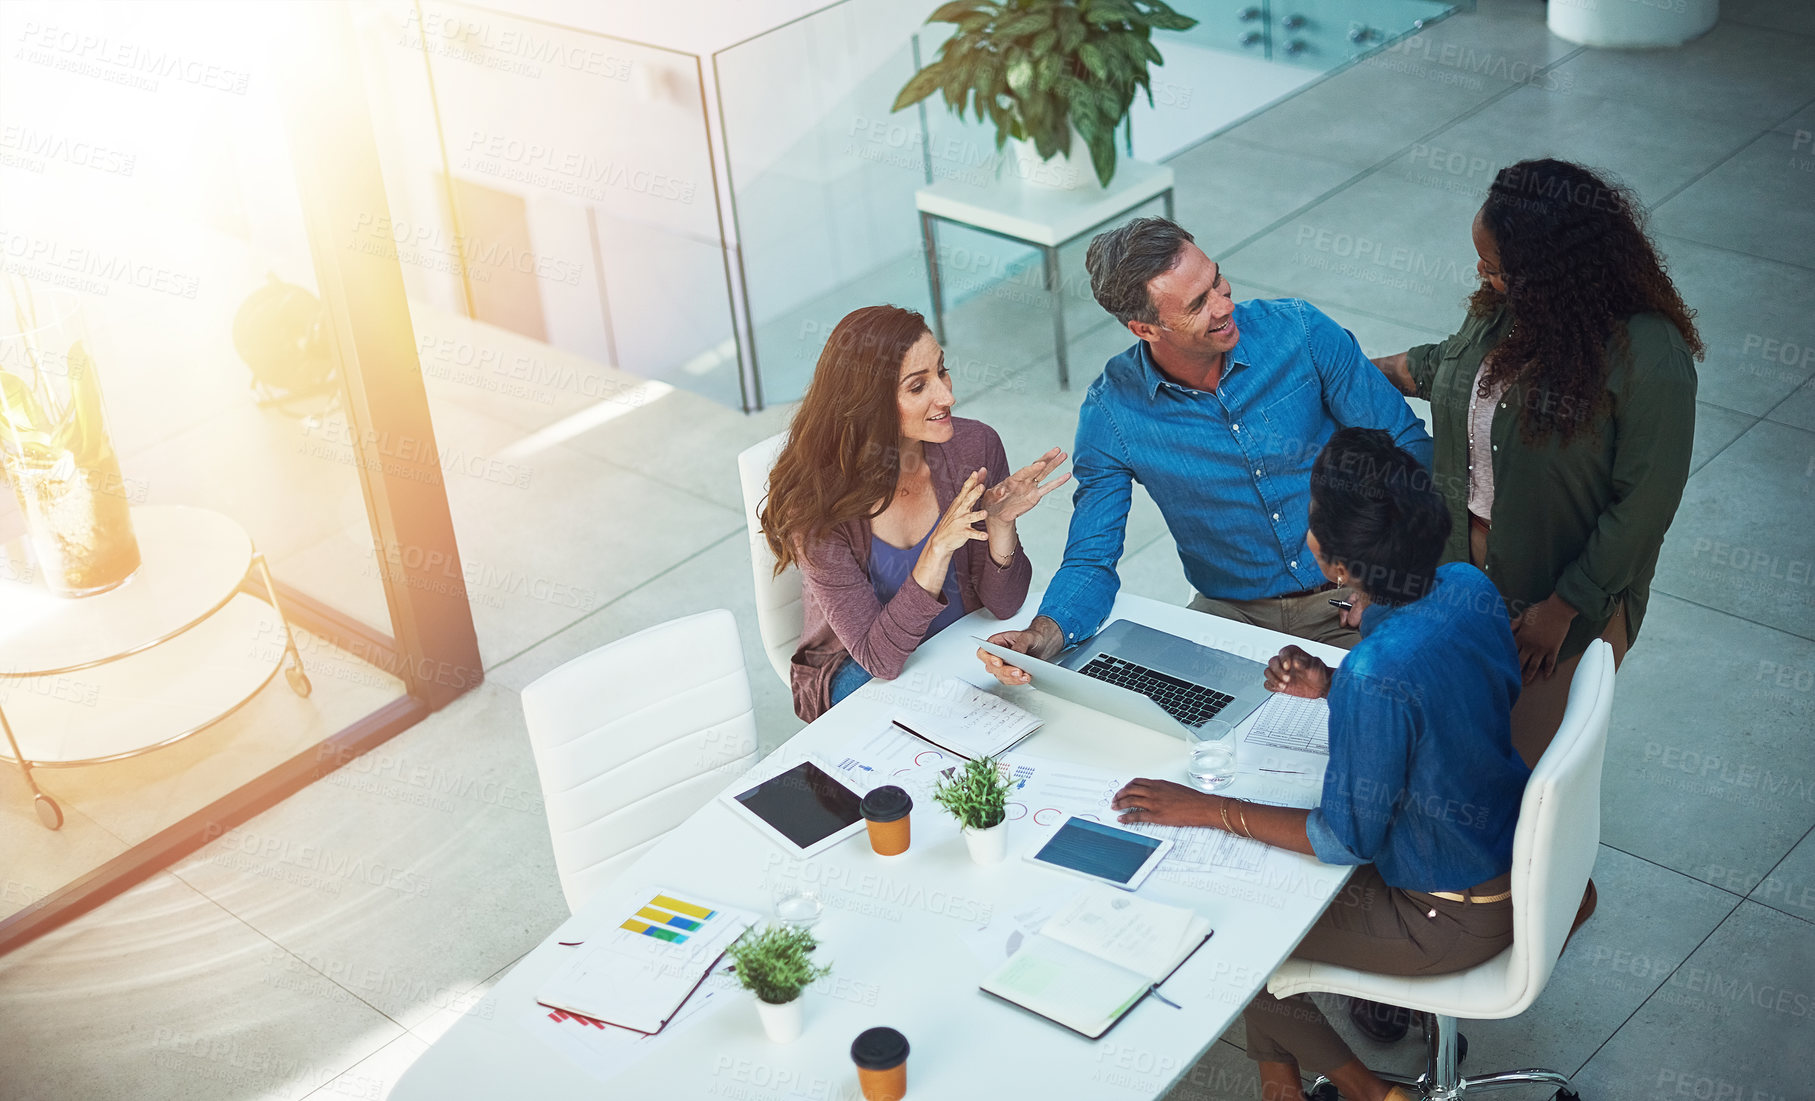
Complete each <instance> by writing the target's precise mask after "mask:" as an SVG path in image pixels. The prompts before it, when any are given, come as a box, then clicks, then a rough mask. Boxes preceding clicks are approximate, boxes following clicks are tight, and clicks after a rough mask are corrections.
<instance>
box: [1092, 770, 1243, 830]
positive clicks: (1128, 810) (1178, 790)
mask: <svg viewBox="0 0 1815 1101" xmlns="http://www.w3.org/2000/svg"><path fill="white" fill-rule="evenodd" d="M1109 805H1110V806H1111V807H1113V808H1115V809H1116V810H1119V811H1121V812H1122V815H1121V818H1120V819H1118V820H1119V821H1122V822H1151V823H1152V824H1154V825H1156V826H1220V825H1222V821H1221V818H1220V817H1219V815H1218V813H1217V796H1214V795H1206V794H1205V793H1204V792H1201V791H1198V790H1196V789H1195V788H1188V787H1186V786H1185V785H1184V784H1175V783H1173V782H1172V781H1171V780H1149V779H1146V778H1144V777H1143V778H1141V779H1138V780H1130V781H1128V782H1127V783H1126V784H1124V785H1122V790H1121V791H1118V792H1116V793H1115V799H1114V800H1113V801H1112V802H1111V803H1110V804H1109Z"/></svg>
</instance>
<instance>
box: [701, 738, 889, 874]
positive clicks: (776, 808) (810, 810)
mask: <svg viewBox="0 0 1815 1101" xmlns="http://www.w3.org/2000/svg"><path fill="white" fill-rule="evenodd" d="M727 801H728V802H729V803H730V804H731V806H732V807H733V808H734V809H736V810H738V811H740V812H741V816H742V817H743V818H744V819H745V820H747V821H748V822H750V824H752V825H754V826H756V827H757V828H758V829H760V830H762V831H763V833H764V834H766V835H768V837H769V838H770V840H772V841H776V842H778V843H781V844H782V845H783V847H785V848H788V849H792V850H794V851H796V852H798V853H799V854H800V855H802V856H811V855H813V854H814V853H817V852H819V851H820V850H822V849H825V848H827V847H829V846H831V845H834V844H836V843H837V842H839V841H842V840H844V839H845V838H846V837H849V836H850V835H851V834H853V833H856V832H857V831H858V830H861V829H862V828H863V811H862V809H861V807H862V803H863V796H862V795H861V794H859V793H858V792H856V791H854V790H852V789H851V787H849V786H848V785H847V784H845V783H844V782H843V781H842V780H840V779H839V778H838V777H836V776H834V775H832V773H831V772H830V771H829V770H827V769H825V768H823V767H821V766H820V764H819V763H818V762H817V761H815V760H813V759H812V758H810V757H804V756H803V757H795V758H790V759H789V760H787V761H784V762H782V770H781V771H780V772H777V773H775V774H774V775H772V776H770V777H769V778H768V779H766V780H764V781H763V782H761V783H759V784H757V785H756V786H755V787H752V788H748V789H746V790H744V791H740V792H737V793H736V794H734V795H729V796H728V797H727Z"/></svg>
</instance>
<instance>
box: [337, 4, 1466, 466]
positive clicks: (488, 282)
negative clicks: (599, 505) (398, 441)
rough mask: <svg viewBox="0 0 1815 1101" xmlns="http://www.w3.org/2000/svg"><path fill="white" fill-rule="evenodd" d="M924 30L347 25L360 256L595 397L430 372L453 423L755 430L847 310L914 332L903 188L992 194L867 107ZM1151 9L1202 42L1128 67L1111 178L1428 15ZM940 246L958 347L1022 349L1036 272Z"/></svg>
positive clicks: (937, 105)
mask: <svg viewBox="0 0 1815 1101" xmlns="http://www.w3.org/2000/svg"><path fill="white" fill-rule="evenodd" d="M936 6H937V5H936V4H934V3H931V2H929V3H926V4H902V3H900V2H898V0H839V2H834V3H831V4H823V3H816V2H812V0H798V2H789V0H774V2H770V3H763V4H738V5H734V4H725V3H714V2H712V0H676V2H675V3H673V4H668V5H657V6H643V7H632V6H627V5H588V4H582V3H577V2H574V0H514V2H505V0H500V2H497V3H491V4H481V3H467V2H456V0H378V2H374V3H370V4H362V5H360V6H359V8H358V9H357V11H358V16H357V18H358V25H359V35H360V39H361V47H362V51H363V56H364V60H365V64H366V67H367V71H368V73H369V74H370V79H371V80H372V82H373V86H374V88H375V89H379V91H378V92H377V93H376V94H374V96H373V97H372V99H373V103H374V107H375V109H376V110H377V112H378V118H377V126H378V128H379V131H380V134H381V137H382V140H381V150H382V151H383V156H384V159H385V162H386V166H387V169H395V171H387V174H386V175H387V187H388V188H389V190H390V201H391V206H392V213H393V221H392V223H391V224H390V225H388V226H386V227H382V231H383V233H384V234H388V237H389V239H390V241H391V242H392V244H394V246H395V248H396V251H397V254H398V257H399V259H400V260H401V262H402V264H403V268H404V278H405V283H406V286H407V287H408V289H409V292H410V299H411V302H412V305H413V308H414V309H415V310H416V311H417V313H418V315H419V320H420V315H421V314H422V313H423V312H424V311H434V312H438V313H440V314H441V315H443V316H446V317H458V318H463V319H468V320H478V321H481V322H484V323H485V324H486V325H487V326H489V327H491V328H492V329H496V330H500V331H503V332H506V333H510V334H513V335H514V336H517V337H521V338H523V339H524V340H526V341H531V342H534V343H535V344H537V345H539V346H542V347H545V348H547V349H549V350H550V351H551V352H554V353H559V354H560V355H562V356H565V357H568V358H569V359H570V360H571V361H572V362H573V363H574V364H576V365H581V364H584V365H590V366H588V367H580V366H576V367H575V369H576V370H591V371H593V374H594V375H595V377H593V378H592V379H590V380H589V381H587V382H585V383H582V384H578V385H559V384H557V385H553V386H550V385H548V384H547V377H546V376H547V374H549V373H553V374H559V373H560V371H559V369H557V368H555V367H553V366H552V365H549V364H544V365H543V366H542V367H540V368H527V369H525V370H524V372H523V374H522V375H521V376H520V377H514V378H513V377H500V376H499V373H498V372H497V371H491V372H489V373H488V372H487V371H486V370H485V369H483V368H482V367H478V368H474V365H472V364H468V365H466V366H467V367H468V368H474V369H469V370H466V371H465V372H464V374H463V373H462V372H461V365H459V364H446V365H431V371H434V370H440V369H445V372H446V374H447V375H448V376H450V377H454V376H458V377H460V378H462V379H464V380H465V381H464V385H465V387H466V388H465V390H464V392H463V394H462V396H463V397H465V398H466V399H467V400H469V401H479V400H483V401H485V402H488V403H491V405H492V407H493V408H496V407H497V406H498V405H500V404H501V405H502V406H503V407H505V408H509V409H511V410H512V411H513V413H514V414H516V415H517V416H518V417H519V418H520V419H521V420H523V421H524V422H525V423H528V422H530V421H536V420H546V419H547V418H543V417H542V416H541V414H543V413H547V412H552V411H561V412H566V413H571V414H574V415H578V416H582V417H585V416H597V415H603V414H602V413H601V412H599V411H598V410H594V411H593V412H592V413H587V412H586V410H587V409H588V408H589V406H588V404H587V402H586V401H584V400H583V399H584V398H586V397H589V396H591V397H595V398H596V397H598V396H599V393H598V392H599V391H602V390H604V389H606V388H608V387H611V386H614V385H620V384H622V380H621V379H620V380H618V381H617V382H612V381H609V380H611V379H613V378H614V377H615V376H614V371H615V370H622V371H627V372H630V374H631V375H632V376H634V378H635V379H636V380H644V381H648V382H650V383H653V384H654V390H653V392H654V393H660V392H663V391H662V388H663V387H671V386H672V387H682V388H685V389H688V390H692V391H695V392H698V393H701V394H705V395H707V396H709V397H711V398H712V399H714V400H716V401H719V402H723V403H725V404H727V405H731V406H733V407H736V408H742V409H745V410H755V409H760V408H762V407H764V406H765V405H770V404H776V403H783V402H789V401H793V400H795V399H796V398H798V397H799V396H800V394H801V392H802V391H803V389H804V387H805V384H806V379H807V377H808V375H809V374H810V372H811V368H812V364H813V362H814V360H815V358H816V356H817V354H818V349H819V346H820V344H821V343H823V340H824V337H825V335H826V333H827V332H828V331H829V330H830V328H831V326H832V324H834V323H836V321H837V320H838V318H839V317H841V316H843V315H844V313H846V312H848V311H849V310H850V309H852V308H855V307H856V306H859V305H863V304H866V303H871V302H877V301H889V302H896V303H899V304H902V305H906V306H911V307H915V308H919V309H922V310H925V309H927V308H928V307H929V305H930V299H929V294H928V291H927V286H926V273H925V257H924V252H923V249H922V244H921V240H920V230H919V224H918V217H917V214H916V211H915V206H914V191H915V190H916V189H917V188H919V187H922V186H925V185H927V184H930V183H932V182H935V181H937V180H943V179H950V178H954V177H956V178H963V179H968V180H974V181H976V182H977V183H978V185H979V186H1006V185H1008V184H1009V183H1011V182H1012V176H1013V163H1012V162H1013V156H1012V154H1007V155H1005V154H1004V153H1001V152H998V151H997V149H996V147H995V135H994V132H993V129H991V128H989V127H985V126H981V125H979V124H977V123H975V122H963V121H960V120H958V119H955V118H953V117H952V116H951V115H950V114H949V112H947V111H946V109H945V107H944V105H943V103H942V102H940V101H938V100H936V99H935V100H929V101H928V102H927V103H926V104H924V105H922V106H919V107H916V108H912V109H909V110H904V111H900V112H893V111H891V110H890V108H891V106H892V104H893V101H894V98H895V95H896V93H897V92H898V91H899V90H900V88H901V87H902V85H903V84H905V83H906V82H907V80H908V79H909V78H910V77H912V75H913V74H914V72H915V71H916V69H917V68H918V67H919V66H920V65H922V64H924V63H925V62H927V61H930V60H931V59H932V57H933V56H934V55H935V53H936V51H937V50H938V48H939V46H940V44H941V43H942V42H943V41H944V39H945V36H946V35H947V34H948V33H949V31H950V27H949V26H948V25H945V24H938V25H932V26H928V25H926V24H925V22H924V21H925V19H926V17H927V15H929V14H930V13H931V12H932V10H933V8H934V7H936ZM1176 7H1178V9H1179V10H1181V11H1183V12H1185V13H1186V14H1189V15H1192V16H1194V17H1196V18H1197V19H1198V20H1199V23H1198V25H1197V26H1196V27H1194V28H1192V29H1191V30H1189V31H1185V32H1178V33H1162V34H1159V35H1157V36H1156V43H1157V44H1158V46H1159V47H1160V49H1161V50H1162V52H1163V53H1164V54H1165V56H1166V63H1165V65H1163V66H1160V67H1157V68H1156V69H1155V70H1154V71H1153V80H1154V102H1153V104H1152V105H1149V104H1148V103H1147V102H1146V100H1145V99H1144V98H1142V99H1139V100H1138V101H1137V103H1136V105H1135V107H1134V109H1133V111H1132V112H1131V115H1130V120H1129V125H1128V128H1127V131H1126V133H1125V135H1124V138H1123V144H1124V153H1125V154H1126V155H1130V156H1133V157H1136V158H1138V159H1142V160H1147V161H1158V160H1163V159H1164V158H1166V157H1168V156H1171V155H1172V154H1174V153H1177V152H1179V151H1181V150H1183V149H1185V148H1188V147H1189V146H1191V145H1193V144H1195V143H1197V142H1200V141H1202V140H1204V139H1205V138H1206V137H1209V136H1210V135H1212V134H1214V133H1216V132H1218V131H1220V130H1222V129H1224V128H1226V127H1228V126H1230V125H1233V124H1234V123H1235V122H1237V121H1239V120H1240V119H1242V118H1244V117H1246V116H1247V115H1249V114H1252V113H1253V112H1254V111H1257V110H1259V109H1261V108H1262V107H1264V106H1266V105H1267V104H1270V103H1273V102H1276V101H1277V100H1278V99H1280V98H1281V97H1283V96H1286V95H1289V94H1291V93H1292V92H1294V91H1296V90H1298V89H1299V88H1302V87H1303V86H1305V85H1306V84H1308V83H1310V82H1312V81H1314V80H1316V79H1318V78H1319V77H1320V76H1322V75H1323V74H1325V73H1327V72H1329V71H1331V70H1332V69H1334V68H1336V67H1339V66H1341V65H1345V64H1348V63H1350V62H1352V61H1354V60H1355V59H1357V58H1359V57H1362V56H1365V55H1366V54H1369V53H1372V52H1374V51H1377V50H1380V49H1382V48H1386V47H1388V46H1390V45H1391V44H1392V43H1393V42H1394V41H1396V40H1398V39H1400V38H1402V37H1403V36H1404V35H1406V34H1408V33H1410V32H1412V31H1414V30H1415V29H1416V28H1417V27H1418V26H1420V25H1422V23H1423V22H1426V21H1429V20H1432V19H1436V18H1440V17H1442V16H1444V15H1447V14H1448V13H1449V12H1450V11H1452V10H1453V7H1452V6H1451V5H1450V4H1447V3H1443V2H1440V0H1366V2H1362V3H1357V2H1353V0H1292V2H1291V3H1285V2H1283V0H1179V3H1177V4H1176ZM1005 166H1006V167H1005ZM1155 209H1156V210H1157V209H1158V207H1157V204H1156V206H1155ZM368 229H369V230H370V231H371V232H374V233H376V232H379V230H380V227H368ZM1082 248H1083V246H1082V244H1079V245H1077V246H1074V247H1073V248H1072V249H1070V250H1068V251H1067V253H1066V254H1065V256H1064V257H1062V267H1063V268H1064V274H1065V279H1064V294H1065V295H1066V297H1067V301H1068V304H1069V305H1068V310H1071V309H1075V310H1076V311H1078V313H1079V315H1080V316H1079V318H1077V320H1078V321H1094V320H1095V315H1094V312H1093V311H1094V310H1095V307H1094V305H1093V304H1092V303H1091V302H1090V301H1089V294H1088V288H1087V286H1086V285H1085V282H1084V279H1083V275H1082V271H1081V268H1080V267H1079V264H1078V262H1077V261H1079V260H1080V259H1081V254H1082ZM940 249H941V255H942V258H943V260H944V263H943V264H942V271H943V272H944V273H945V275H946V276H947V277H948V278H949V279H951V280H952V281H953V286H952V287H951V288H950V289H949V290H948V291H947V295H946V307H947V309H948V310H952V311H955V313H956V317H955V318H954V324H955V325H956V326H957V327H958V328H959V329H960V330H961V331H962V329H963V327H964V324H965V317H964V310H963V306H964V304H965V302H966V301H967V300H969V299H971V298H973V297H975V296H978V295H987V296H989V298H990V300H991V301H990V302H989V305H990V306H991V309H992V310H994V309H997V308H1007V309H1009V310H1011V311H1018V310H1023V309H1024V310H1025V311H1026V312H1027V314H1028V318H1027V321H1028V323H1029V324H1030V325H1035V326H1038V325H1040V324H1042V323H1043V319H1044V316H1045V310H1046V299H1045V297H1044V296H1045V290H1044V285H1043V282H1042V278H1041V273H1040V270H1039V265H1038V263H1037V254H1036V253H1035V252H1034V251H1033V250H1031V249H1021V248H1017V247H1016V246H1013V245H1011V244H1008V243H1006V242H1003V241H1001V240H999V239H995V238H990V237H987V236H985V235H982V234H973V233H968V232H966V231H965V230H963V229H962V228H957V227H949V229H948V231H942V234H941V241H940ZM1074 253H1075V254H1077V255H1073V254H1074ZM972 312H976V311H972ZM995 323H996V322H992V324H995ZM1016 324H1018V322H1011V323H1010V326H1011V327H1014V325H1016ZM1003 357H1006V358H1012V355H1011V353H1009V352H1007V351H1006V350H1005V351H1004V352H1003ZM996 358H997V357H996V353H995V352H994V351H993V350H988V351H986V352H985V353H984V354H983V356H982V358H981V359H979V360H978V361H977V362H975V363H970V364H969V367H968V370H970V371H971V373H972V375H973V376H974V377H975V378H978V379H991V378H999V377H1000V376H1001V375H1002V374H1003V373H1004V372H1005V367H1004V365H1003V363H1000V362H996V361H995V359H996ZM537 370H540V371H542V372H544V375H543V376H538V375H537ZM626 385H630V386H634V385H636V383H635V382H631V383H628V384H626ZM587 387H591V388H592V390H593V391H594V393H593V394H590V395H589V394H587V393H585V390H586V389H587ZM597 404H598V403H597V402H596V401H595V402H594V403H593V405H597ZM538 406H540V408H538ZM570 427H572V428H574V429H575V430H580V429H583V427H584V425H575V426H570Z"/></svg>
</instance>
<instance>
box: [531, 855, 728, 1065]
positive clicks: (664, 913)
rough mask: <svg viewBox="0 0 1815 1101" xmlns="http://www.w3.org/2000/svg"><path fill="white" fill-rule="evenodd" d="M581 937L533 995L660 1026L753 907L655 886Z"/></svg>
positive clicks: (638, 1028)
mask: <svg viewBox="0 0 1815 1101" xmlns="http://www.w3.org/2000/svg"><path fill="white" fill-rule="evenodd" d="M637 897H639V898H642V897H647V898H648V901H647V902H644V903H641V904H639V905H633V906H632V907H630V908H629V909H627V910H626V912H625V916H624V919H623V921H622V922H620V923H619V924H618V925H617V926H615V927H613V928H610V929H606V930H604V931H602V932H600V933H597V934H595V935H593V936H591V937H589V938H587V941H586V943H585V944H584V945H582V946H581V947H580V948H578V949H576V951H577V952H578V953H579V954H578V955H576V956H575V957H574V958H573V959H571V960H569V961H568V962H567V964H566V965H565V966H563V967H562V968H561V969H560V970H559V971H556V972H555V973H554V974H553V975H552V976H550V977H549V980H548V982H546V983H545V984H543V986H542V989H541V990H539V991H537V992H536V1001H538V1002H540V1003H542V1004H543V1005H545V1006H548V1007H549V1008H551V1009H561V1010H566V1011H567V1012H569V1013H576V1014H579V1015H580V1016H582V1017H591V1018H593V1019H594V1020H599V1021H604V1022H606V1023H607V1024H614V1025H618V1026H619V1027H622V1028H628V1029H630V1030H632V1031H634V1032H643V1033H655V1032H660V1031H661V1030H662V1026H663V1025H665V1024H667V1023H668V1022H669V1020H671V1019H672V1018H673V1017H674V1016H675V1014H676V1013H677V1012H678V1011H679V1010H680V1008H681V1006H682V1004H683V1003H685V1002H686V1001H687V998H688V996H689V995H690V994H692V993H693V991H694V990H695V989H696V988H698V986H699V985H700V983H701V982H702V981H703V980H704V979H705V977H706V974H707V972H709V971H711V970H712V967H713V965H714V964H716V963H717V962H718V960H719V957H720V956H722V955H724V952H725V949H726V948H728V947H730V945H731V942H732V941H734V940H736V939H737V938H738V937H739V936H741V935H742V934H743V932H744V930H745V929H748V928H749V927H750V926H751V925H753V924H755V922H756V915H755V914H751V913H747V912H745V911H742V910H733V909H730V908H729V907H725V906H720V905H719V904H717V903H715V902H709V901H707V900H705V899H702V898H700V897H699V896H697V895H694V894H692V893H690V892H685V891H670V890H667V889H666V888H656V889H655V890H654V891H652V892H650V893H649V894H648V895H647V896H645V895H644V894H643V893H642V892H638V895H637Z"/></svg>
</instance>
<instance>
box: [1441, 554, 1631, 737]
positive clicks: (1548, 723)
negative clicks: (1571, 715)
mask: <svg viewBox="0 0 1815 1101" xmlns="http://www.w3.org/2000/svg"><path fill="white" fill-rule="evenodd" d="M1468 550H1469V557H1470V558H1472V559H1473V560H1474V563H1475V565H1476V566H1479V565H1481V564H1482V563H1483V562H1485V561H1487V529H1486V528H1484V527H1482V526H1480V525H1479V524H1470V525H1469V529H1468ZM1601 637H1602V638H1604V639H1606V640H1607V645H1609V646H1611V647H1613V667H1614V668H1615V669H1618V668H1619V667H1620V663H1621V662H1623V661H1625V660H1626V650H1627V649H1628V647H1629V645H1630V642H1629V640H1628V636H1627V633H1626V605H1624V604H1621V605H1620V606H1619V607H1617V608H1615V609H1614V610H1613V618H1612V619H1609V620H1608V621H1607V628H1606V629H1605V630H1603V631H1602V632H1601ZM1581 661H1582V655H1580V654H1577V655H1576V656H1575V657H1572V658H1569V659H1568V660H1566V661H1559V662H1557V667H1556V669H1555V670H1554V671H1552V673H1551V674H1550V676H1548V677H1540V678H1538V679H1537V680H1534V681H1532V682H1531V683H1530V684H1527V685H1526V686H1525V687H1524V688H1523V689H1522V690H1521V691H1520V692H1519V700H1518V702H1517V703H1515V704H1513V709H1512V741H1513V748H1514V749H1517V750H1518V751H1519V756H1520V757H1522V758H1524V759H1525V765H1526V767H1527V768H1535V767H1536V766H1537V763H1538V758H1539V757H1542V756H1543V755H1544V751H1545V750H1546V749H1548V748H1549V747H1550V740H1551V739H1552V738H1554V737H1556V736H1557V728H1558V727H1559V726H1562V725H1563V711H1564V709H1565V708H1566V707H1568V705H1569V686H1570V684H1572V683H1573V682H1574V681H1575V675H1576V666H1577V665H1579V664H1580V663H1581Z"/></svg>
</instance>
